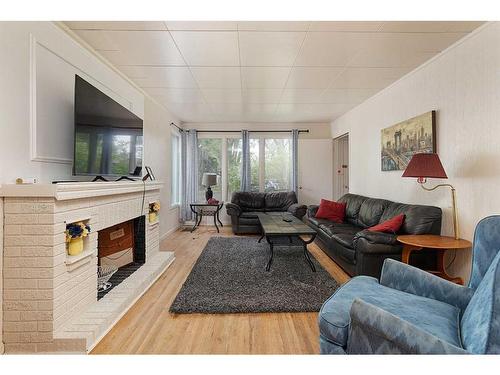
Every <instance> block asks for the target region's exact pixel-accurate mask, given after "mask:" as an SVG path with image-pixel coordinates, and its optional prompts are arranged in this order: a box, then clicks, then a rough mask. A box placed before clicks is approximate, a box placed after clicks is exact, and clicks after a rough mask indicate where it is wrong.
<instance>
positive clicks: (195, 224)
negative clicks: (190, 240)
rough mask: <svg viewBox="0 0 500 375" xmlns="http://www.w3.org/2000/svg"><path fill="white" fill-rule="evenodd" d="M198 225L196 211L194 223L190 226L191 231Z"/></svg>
mask: <svg viewBox="0 0 500 375" xmlns="http://www.w3.org/2000/svg"><path fill="white" fill-rule="evenodd" d="M198 225H199V223H198V213H196V216H195V218H194V225H193V227H192V228H191V233H193V232H194V230H195V229H196V227H197V226H198Z"/></svg>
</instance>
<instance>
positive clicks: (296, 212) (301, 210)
mask: <svg viewBox="0 0 500 375" xmlns="http://www.w3.org/2000/svg"><path fill="white" fill-rule="evenodd" d="M287 211H288V212H290V213H291V214H292V215H293V216H295V217H297V218H299V219H302V217H303V216H304V215H305V214H306V211H307V206H306V205H305V204H298V203H294V204H292V205H291V206H290V207H288V210H287Z"/></svg>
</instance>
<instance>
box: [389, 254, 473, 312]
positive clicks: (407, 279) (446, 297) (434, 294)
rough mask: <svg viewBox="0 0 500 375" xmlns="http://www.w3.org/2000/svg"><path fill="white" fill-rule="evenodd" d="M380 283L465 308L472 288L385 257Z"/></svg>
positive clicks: (470, 296)
mask: <svg viewBox="0 0 500 375" xmlns="http://www.w3.org/2000/svg"><path fill="white" fill-rule="evenodd" d="M380 284H381V285H384V286H387V287H389V288H392V289H397V290H400V291H402V292H406V293H410V294H415V295H417V296H421V297H427V298H432V299H434V300H437V301H441V302H444V303H447V304H449V305H453V306H456V307H458V308H459V309H461V310H462V311H464V310H465V308H466V307H467V305H468V304H469V301H470V299H471V298H472V295H473V294H474V289H471V288H468V287H465V286H461V285H458V284H455V283H452V282H450V281H447V280H445V279H442V278H441V277H438V276H436V275H433V274H431V273H429V272H426V271H423V270H421V269H419V268H416V267H413V266H410V265H408V264H405V263H401V262H398V261H396V260H393V259H386V260H385V261H384V265H383V267H382V274H381V275H380Z"/></svg>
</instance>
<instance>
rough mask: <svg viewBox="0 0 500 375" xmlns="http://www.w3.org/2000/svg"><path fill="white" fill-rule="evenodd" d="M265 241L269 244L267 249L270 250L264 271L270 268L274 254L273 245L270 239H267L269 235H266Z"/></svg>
mask: <svg viewBox="0 0 500 375" xmlns="http://www.w3.org/2000/svg"><path fill="white" fill-rule="evenodd" d="M266 241H267V243H268V244H269V251H270V255H269V261H268V262H267V266H266V271H267V272H269V270H270V269H271V264H273V255H274V249H273V247H274V245H273V243H272V242H271V240H270V239H269V237H266Z"/></svg>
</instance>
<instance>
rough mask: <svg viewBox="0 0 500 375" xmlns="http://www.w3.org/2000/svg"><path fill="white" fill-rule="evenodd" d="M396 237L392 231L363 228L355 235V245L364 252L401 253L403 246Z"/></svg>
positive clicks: (357, 249)
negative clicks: (374, 230) (384, 231)
mask: <svg viewBox="0 0 500 375" xmlns="http://www.w3.org/2000/svg"><path fill="white" fill-rule="evenodd" d="M396 238H397V236H396V235H394V234H391V233H382V232H371V231H369V230H362V231H360V232H358V233H356V235H355V236H354V239H353V245H354V249H356V251H357V252H359V253H363V254H387V255H400V254H401V249H402V246H401V244H400V243H399V242H398V241H397V239H396Z"/></svg>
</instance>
